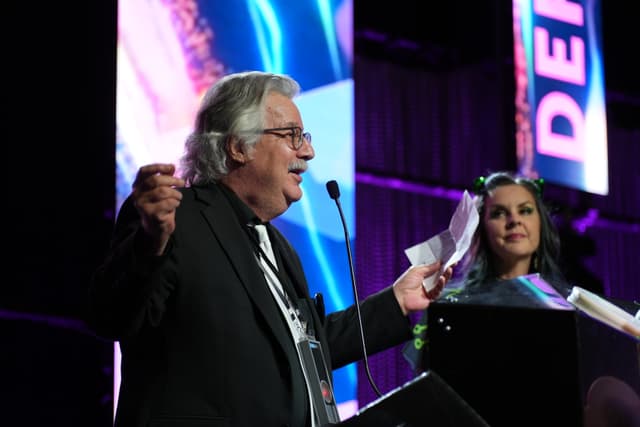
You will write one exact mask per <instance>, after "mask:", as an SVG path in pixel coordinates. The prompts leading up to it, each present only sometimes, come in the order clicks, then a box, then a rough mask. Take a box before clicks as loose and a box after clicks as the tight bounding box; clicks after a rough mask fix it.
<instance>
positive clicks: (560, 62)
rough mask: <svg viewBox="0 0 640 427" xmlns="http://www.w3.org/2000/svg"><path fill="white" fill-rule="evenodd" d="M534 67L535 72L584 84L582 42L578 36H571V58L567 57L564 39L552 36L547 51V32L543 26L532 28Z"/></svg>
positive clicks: (568, 81) (564, 80)
mask: <svg viewBox="0 0 640 427" xmlns="http://www.w3.org/2000/svg"><path fill="white" fill-rule="evenodd" d="M533 38H534V42H533V43H534V46H535V48H534V52H535V53H534V69H535V72H536V74H539V75H541V76H544V77H549V78H551V79H557V80H561V81H563V82H567V83H574V84H576V85H580V86H584V82H585V66H584V42H583V41H582V39H581V38H580V37H576V36H571V38H570V40H571V59H567V45H566V43H565V41H564V40H562V39H559V38H556V37H554V38H553V39H552V41H553V47H552V48H551V50H552V51H553V53H550V52H549V33H548V32H547V30H545V29H544V28H540V27H535V28H534V29H533Z"/></svg>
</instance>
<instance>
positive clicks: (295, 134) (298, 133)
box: [262, 126, 311, 151]
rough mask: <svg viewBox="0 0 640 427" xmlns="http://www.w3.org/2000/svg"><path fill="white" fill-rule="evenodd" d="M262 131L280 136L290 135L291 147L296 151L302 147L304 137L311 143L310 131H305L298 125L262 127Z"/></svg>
mask: <svg viewBox="0 0 640 427" xmlns="http://www.w3.org/2000/svg"><path fill="white" fill-rule="evenodd" d="M287 131H288V132H287ZM262 133H267V134H270V135H276V136H279V137H280V138H286V137H290V138H291V148H293V149H294V150H296V151H297V150H299V149H300V147H302V138H304V139H305V140H306V141H307V142H308V143H309V144H311V134H310V133H309V132H303V131H302V128H300V127H298V126H290V127H284V128H269V129H262Z"/></svg>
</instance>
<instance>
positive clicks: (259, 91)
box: [180, 71, 300, 184]
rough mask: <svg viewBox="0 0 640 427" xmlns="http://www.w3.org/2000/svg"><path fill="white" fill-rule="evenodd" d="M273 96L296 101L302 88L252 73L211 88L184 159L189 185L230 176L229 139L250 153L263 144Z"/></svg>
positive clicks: (286, 80)
mask: <svg viewBox="0 0 640 427" xmlns="http://www.w3.org/2000/svg"><path fill="white" fill-rule="evenodd" d="M272 92H276V93H280V94H282V95H285V96H287V97H289V98H293V97H295V96H296V95H297V94H298V93H299V92H300V85H299V84H298V82H296V81H295V80H294V79H292V78H291V77H289V76H286V75H282V74H273V73H265V72H261V71H248V72H243V73H234V74H228V75H226V76H224V77H222V78H221V79H220V80H218V81H217V82H216V83H215V84H214V85H213V86H212V87H211V88H209V90H208V91H207V93H206V94H205V95H204V97H203V99H202V102H201V104H200V109H199V110H198V114H197V116H196V120H195V128H194V130H193V132H192V133H191V134H190V135H189V136H188V138H187V141H186V142H185V152H184V155H183V156H182V158H181V159H180V162H181V167H180V170H181V175H182V178H184V179H185V181H186V182H187V183H188V184H206V183H210V182H215V181H218V180H219V179H220V178H222V177H223V176H225V175H226V174H227V173H229V168H228V165H227V160H228V152H227V149H228V148H227V140H228V139H229V137H231V136H234V137H237V138H238V139H239V140H240V141H241V142H242V143H243V144H245V147H247V148H248V149H251V148H252V147H253V146H254V145H255V144H256V143H257V142H258V141H259V140H260V137H261V131H262V129H263V128H264V126H265V102H266V98H267V95H268V94H270V93H272Z"/></svg>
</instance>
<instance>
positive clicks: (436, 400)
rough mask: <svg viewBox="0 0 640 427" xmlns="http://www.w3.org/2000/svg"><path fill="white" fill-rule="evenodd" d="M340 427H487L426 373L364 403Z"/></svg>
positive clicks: (470, 410) (445, 386) (430, 374)
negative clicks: (364, 404)
mask: <svg viewBox="0 0 640 427" xmlns="http://www.w3.org/2000/svg"><path fill="white" fill-rule="evenodd" d="M334 425H337V426H340V427H400V426H402V427H421V426H429V427H460V426H464V427H488V426H489V425H488V424H487V423H486V422H485V421H484V420H483V419H482V417H480V416H479V415H478V414H477V413H476V412H475V411H474V410H473V408H472V407H471V406H469V404H468V403H467V402H465V401H464V400H463V399H462V398H461V397H460V396H459V395H458V394H457V393H456V392H455V391H454V390H453V389H452V388H451V387H450V386H449V385H448V384H447V383H446V382H445V381H443V380H442V378H440V376H439V375H438V374H436V373H435V372H433V371H430V372H425V373H423V374H421V375H419V376H417V377H416V378H414V379H412V380H411V381H409V382H407V383H405V384H404V385H402V386H401V387H398V388H396V389H394V390H392V391H390V392H389V393H387V394H385V395H383V396H381V397H380V398H378V399H376V400H374V401H373V402H371V403H370V404H368V405H366V406H364V407H363V408H361V409H360V411H358V413H357V414H355V415H354V416H353V417H351V418H349V419H347V420H345V421H342V422H341V423H338V424H334Z"/></svg>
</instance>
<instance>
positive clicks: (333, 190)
mask: <svg viewBox="0 0 640 427" xmlns="http://www.w3.org/2000/svg"><path fill="white" fill-rule="evenodd" d="M327 192H328V193H329V197H331V198H332V199H333V200H335V201H336V206H337V207H338V212H339V213H340V221H341V222H342V228H343V229H344V240H345V242H346V243H347V256H348V257H349V272H350V273H351V286H352V288H353V299H354V301H355V306H356V312H357V314H358V327H359V328H360V339H361V342H362V353H363V360H364V367H365V370H366V372H367V379H368V380H369V384H371V388H373V391H374V392H375V393H376V395H377V396H378V397H381V396H382V393H380V390H379V389H378V387H377V386H376V384H375V382H374V381H373V377H372V376H371V371H370V369H369V359H368V358H367V345H366V343H365V339H364V330H363V328H362V314H360V303H359V300H358V288H357V286H356V274H355V268H353V256H352V255H351V244H350V243H349V242H350V240H351V239H350V238H349V230H348V229H347V222H346V221H345V219H344V213H343V212H342V205H341V204H340V189H339V188H338V183H337V182H336V181H334V180H331V181H328V182H327Z"/></svg>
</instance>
